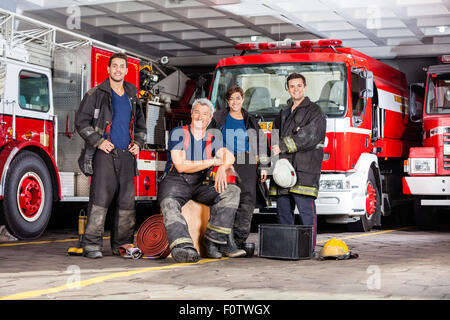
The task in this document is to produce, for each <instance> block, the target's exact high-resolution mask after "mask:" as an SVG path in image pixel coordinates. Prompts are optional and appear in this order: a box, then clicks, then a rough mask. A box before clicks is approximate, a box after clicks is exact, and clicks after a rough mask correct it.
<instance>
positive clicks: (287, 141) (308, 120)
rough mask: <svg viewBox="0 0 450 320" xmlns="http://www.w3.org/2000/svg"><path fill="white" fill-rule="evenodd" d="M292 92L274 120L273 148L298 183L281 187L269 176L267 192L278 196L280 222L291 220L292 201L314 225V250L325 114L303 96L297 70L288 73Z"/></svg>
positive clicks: (302, 79)
mask: <svg viewBox="0 0 450 320" xmlns="http://www.w3.org/2000/svg"><path fill="white" fill-rule="evenodd" d="M286 89H287V91H288V93H289V95H290V96H291V98H290V99H289V100H288V103H287V107H286V108H284V109H283V110H281V112H280V114H279V115H278V117H277V118H276V119H275V120H274V122H273V128H272V152H273V154H274V155H279V156H280V158H286V159H288V160H289V162H290V163H291V164H292V166H293V167H294V169H295V172H296V174H297V183H296V184H295V185H294V186H293V187H291V188H288V189H286V188H281V187H279V186H277V185H276V184H275V183H274V182H273V181H272V180H273V179H272V180H271V186H270V189H269V194H270V195H272V196H277V219H278V222H279V223H280V224H294V205H296V206H297V208H298V211H299V214H300V218H301V220H302V224H303V225H310V226H313V233H314V235H313V240H314V241H313V250H314V246H315V243H316V233H317V215H316V205H315V202H314V200H315V199H316V198H317V195H318V192H319V179H320V173H321V168H322V160H323V149H324V141H325V133H326V117H325V115H324V114H323V112H322V110H321V109H320V107H319V106H318V105H317V104H315V103H314V102H312V101H311V100H309V98H308V97H307V96H305V91H306V89H307V86H306V79H305V77H304V76H303V75H301V74H299V73H292V74H290V75H289V76H288V77H287V80H286Z"/></svg>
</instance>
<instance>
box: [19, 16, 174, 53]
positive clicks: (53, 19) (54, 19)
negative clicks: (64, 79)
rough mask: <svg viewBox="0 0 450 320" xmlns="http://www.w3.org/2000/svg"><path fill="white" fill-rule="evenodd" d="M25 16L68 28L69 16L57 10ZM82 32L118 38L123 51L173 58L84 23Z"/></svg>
mask: <svg viewBox="0 0 450 320" xmlns="http://www.w3.org/2000/svg"><path fill="white" fill-rule="evenodd" d="M24 15H26V16H28V17H30V18H34V19H37V20H44V21H45V22H47V23H49V24H52V25H58V26H60V27H62V28H65V29H66V28H67V27H66V21H67V16H65V15H63V14H61V13H59V12H57V11H55V10H49V9H42V10H33V11H25V12H24ZM81 30H83V31H80V33H83V34H85V35H86V36H88V37H92V35H95V34H98V33H99V31H101V32H102V33H104V34H107V35H108V36H110V37H116V38H117V40H118V42H117V44H115V45H116V46H119V47H122V48H123V49H128V50H130V51H138V52H137V53H140V54H142V55H144V56H150V57H151V58H160V57H162V56H167V55H168V56H172V54H171V53H169V52H167V51H162V50H158V49H156V48H154V47H150V46H148V45H145V44H143V43H141V42H139V41H136V40H133V39H129V38H124V37H119V35H118V34H116V33H114V32H110V31H107V30H104V29H102V28H97V27H94V26H92V25H90V24H87V23H84V22H81ZM72 31H74V32H77V30H72Z"/></svg>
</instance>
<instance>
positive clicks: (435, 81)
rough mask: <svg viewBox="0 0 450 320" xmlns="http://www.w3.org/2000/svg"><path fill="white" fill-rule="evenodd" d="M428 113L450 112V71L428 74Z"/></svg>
mask: <svg viewBox="0 0 450 320" xmlns="http://www.w3.org/2000/svg"><path fill="white" fill-rule="evenodd" d="M426 112H427V113H428V114H450V73H444V74H430V75H428V89H427V106H426Z"/></svg>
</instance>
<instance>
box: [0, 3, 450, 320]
mask: <svg viewBox="0 0 450 320" xmlns="http://www.w3.org/2000/svg"><path fill="white" fill-rule="evenodd" d="M0 30H1V34H0V55H1V58H0V123H1V126H2V128H1V130H0V143H1V145H0V169H1V171H0V300H16V299H19V300H27V299H30V300H36V299H37V300H66V299H70V300H115V299H120V300H171V301H172V303H174V304H175V307H174V308H173V310H171V311H168V314H169V313H171V314H172V315H173V316H177V317H180V316H183V315H189V314H190V315H202V316H205V315H207V312H208V309H207V308H206V307H205V309H202V306H203V305H202V302H201V301H202V300H218V301H228V302H227V303H228V304H233V300H236V301H241V302H242V301H243V300H257V301H261V302H262V303H261V304H263V302H264V300H267V301H266V302H267V303H266V306H269V309H270V311H271V314H272V315H274V314H275V315H278V314H279V312H280V311H279V310H280V309H279V308H277V306H278V305H277V302H276V301H278V303H281V305H282V301H283V300H294V301H301V300H334V299H337V300H377V301H382V300H429V299H432V300H449V299H450V272H449V269H448V264H449V263H450V254H449V252H450V241H449V240H450V210H449V206H450V191H449V190H450V111H449V110H450V1H449V0H420V1H419V0H396V1H384V0H382V1H378V2H374V1H369V0H360V1H352V0H309V1H298V0H133V1H131V0H58V1H55V0H2V1H1V3H0ZM14 50H17V51H14ZM115 51H121V52H124V53H126V54H127V55H128V57H129V59H131V60H129V61H128V70H129V73H128V74H127V78H125V80H126V81H129V82H131V83H134V84H135V85H136V86H137V87H138V88H139V91H138V98H139V100H140V103H141V105H142V110H143V113H144V116H145V125H146V130H147V132H146V141H145V145H144V147H143V149H142V150H141V153H140V155H139V156H138V157H137V160H136V161H137V162H136V163H137V170H138V171H139V172H140V175H139V176H137V177H136V178H135V193H136V194H135V199H136V226H135V241H136V242H135V243H134V244H133V246H134V248H138V242H139V239H140V241H141V244H142V241H144V240H142V239H141V238H140V236H141V235H142V233H145V232H154V233H155V234H154V235H153V237H154V238H158V237H162V238H164V235H165V230H164V225H163V222H162V221H163V218H162V215H161V210H160V208H159V206H158V186H159V183H160V182H161V179H162V178H163V176H164V169H165V164H166V161H167V139H168V136H169V132H170V130H171V129H173V128H176V127H178V126H182V125H188V124H189V123H190V120H191V108H192V103H193V101H194V100H195V99H197V98H208V99H210V100H211V101H212V103H213V105H214V107H215V108H216V110H223V109H224V108H227V106H228V104H227V101H226V99H225V92H226V90H227V88H229V87H230V86H231V85H234V84H238V85H240V86H241V87H242V89H243V92H244V97H243V100H244V101H243V108H244V109H245V110H247V111H248V112H249V113H250V114H251V115H252V116H254V117H255V118H256V119H257V121H258V122H259V125H260V127H261V128H262V130H263V131H264V133H265V134H266V135H268V137H270V132H271V130H272V125H273V121H274V119H275V118H276V116H277V115H278V114H279V113H280V111H281V110H283V109H284V108H286V106H287V103H288V102H287V101H288V99H289V98H290V96H289V93H288V91H287V90H286V77H287V76H288V75H289V74H290V73H292V72H299V73H301V74H303V75H305V76H306V79H307V82H308V83H307V85H308V87H307V91H306V93H305V95H306V96H308V97H309V98H310V100H311V101H312V102H314V103H316V104H317V105H318V106H319V107H320V108H321V110H322V112H323V113H324V114H325V115H326V127H327V128H326V131H327V132H326V138H325V140H324V142H323V143H324V158H323V165H322V172H321V177H320V182H319V186H318V195H317V197H316V200H315V205H316V210H317V212H316V214H317V217H316V218H317V226H316V227H317V234H316V237H317V238H316V239H315V240H314V242H315V246H314V244H313V239H312V238H313V237H314V236H313V235H312V233H313V232H312V231H310V232H309V233H307V234H305V233H304V231H301V230H303V229H300V228H297V229H295V228H294V227H293V226H290V228H291V229H289V228H288V227H286V228H287V229H286V230H288V229H289V231H277V230H278V229H277V228H278V227H277V225H278V226H279V224H278V223H277V221H278V220H277V206H276V202H277V198H276V197H275V196H268V195H267V197H266V200H269V201H266V202H265V205H261V204H257V205H256V207H255V210H254V213H253V217H252V221H251V230H250V235H249V237H248V239H247V243H251V245H249V247H250V249H246V250H247V251H246V255H245V257H242V258H238V259H234V258H230V257H226V256H223V258H221V259H217V260H216V259H209V258H208V257H207V256H206V255H205V248H204V246H203V242H202V241H203V237H204V233H205V230H206V228H207V225H208V219H209V215H210V211H209V208H208V207H207V206H205V205H201V204H199V203H195V202H193V201H190V202H189V203H187V204H186V205H185V206H184V207H183V208H182V214H183V218H184V220H185V221H186V222H187V224H188V225H189V232H190V235H191V237H192V240H193V242H194V244H195V249H197V250H198V251H199V253H200V256H201V257H200V260H199V262H195V263H186V264H179V263H177V262H176V261H175V260H174V259H173V257H172V255H171V252H170V250H169V249H168V248H167V247H168V244H166V247H165V248H164V250H160V251H159V252H158V253H157V254H155V255H151V254H147V255H146V254H145V252H143V251H142V250H139V253H140V254H139V255H135V256H133V254H132V253H131V251H130V249H129V248H128V249H123V250H124V251H123V252H121V255H122V256H114V255H113V254H112V252H111V250H110V231H111V225H112V224H113V222H114V221H113V219H114V217H113V214H114V213H113V212H114V207H113V206H112V207H110V208H109V211H108V214H107V216H106V222H105V232H104V238H103V249H102V250H103V259H95V260H90V259H87V258H86V257H84V256H83V255H84V254H83V249H82V248H81V243H82V239H83V232H84V231H85V227H86V215H87V212H88V211H89V207H88V203H89V192H90V177H88V176H86V175H84V174H83V173H82V172H81V170H80V166H79V160H78V157H79V155H80V152H81V150H82V149H83V146H84V140H83V139H82V138H81V137H80V135H79V134H78V132H77V130H76V128H75V114H76V112H77V110H78V107H79V104H80V103H81V100H82V98H83V96H84V95H85V94H87V92H88V91H89V90H90V89H91V87H94V86H97V85H99V84H100V83H101V82H103V81H104V80H105V79H107V77H108V74H107V73H106V66H107V63H108V59H109V56H110V55H111V54H112V52H115ZM13 74H14V75H13ZM447 117H448V120H446V119H447ZM36 121H41V122H42V123H43V125H40V124H39V125H37V124H36ZM447 122H448V123H447ZM21 123H25V125H23V126H24V128H23V129H21V128H20V126H21V125H22V124H21ZM39 126H40V127H42V128H43V129H36V130H37V131H36V130H35V128H36V127H38V128H40V127H39ZM24 168H25V169H24ZM33 168H35V169H33ZM20 170H22V171H20ZM270 175H271V173H270V174H269V180H268V181H267V182H266V183H265V185H264V188H265V189H263V190H264V191H265V192H268V190H267V189H268V188H269V186H270V184H269V181H270V179H271V177H270ZM261 188H263V187H261ZM259 200H261V199H259ZM153 218H155V219H156V218H158V220H157V222H154V221H156V220H155V219H153ZM152 219H153V220H152ZM41 220H42V221H41ZM294 220H295V225H296V226H302V225H303V224H302V219H301V217H300V214H299V212H298V208H296V209H295V210H294ZM151 223H154V225H153V226H149V225H150V224H151ZM308 227H309V226H308ZM145 228H148V230H150V231H148V230H144V229H145ZM152 228H154V229H153V230H151V229H152ZM158 228H159V229H158ZM292 228H293V229H292ZM139 229H140V230H139ZM280 230H281V229H280ZM283 230H284V229H283ZM308 230H310V229H308ZM277 232H278V233H277ZM140 233H141V234H140ZM161 234H162V235H161ZM144 236H147V237H148V235H144ZM166 238H167V237H166ZM166 238H165V240H164V241H166V242H167V239H166ZM336 239H337V240H336ZM153 240H154V239H153ZM158 240H159V239H158ZM335 240H336V241H340V242H341V243H340V244H339V248H338V249H336V250H338V251H339V250H340V251H339V252H341V251H342V250H343V251H344V254H342V255H339V254H334V255H333V254H332V255H330V256H329V257H324V256H323V254H324V253H323V252H325V249H326V248H327V246H328V245H330V246H331V242H332V241H335ZM147 241H150V240H148V239H147ZM161 241H163V240H161ZM276 243H278V244H280V245H278V246H277V245H276ZM281 244H284V245H281ZM142 245H143V244H142ZM158 245H160V244H158ZM288 247H289V248H291V249H292V250H291V249H289V250H291V251H289V250H288V249H287V248H288ZM280 248H281V249H280ZM138 249H139V248H138ZM305 250H306V251H305ZM133 252H134V251H133ZM127 255H128V256H127ZM31 257H33V258H32V259H33V263H32V264H30V263H29V261H30V259H31ZM123 258H126V259H123ZM244 270H245V271H244ZM342 273H345V277H342V276H339V277H335V276H333V275H336V274H342ZM69 277H70V279H69ZM74 279H75V280H74ZM111 279H114V280H111ZM344 279H345V280H344ZM293 280H295V281H293ZM73 288H76V290H74V289H73ZM184 300H198V301H197V307H189V305H187V306H186V304H185V303H184V304H183V305H181V304H179V303H178V302H174V301H184ZM280 301H281V302H280ZM230 302H231V303H230ZM247 302H248V301H247ZM250 304H251V303H250ZM290 306H291V305H287V306H286V308H289V307H290ZM252 310H253V309H252ZM255 310H259V309H255ZM259 311H261V310H259ZM265 311H266V312H268V309H267V308H266V309H265ZM213 312H214V313H213V314H212V315H211V317H213V315H214V314H217V315H219V314H220V315H221V316H226V315H234V316H236V315H243V311H242V310H240V309H238V308H232V309H229V308H228V309H226V308H225V307H224V305H223V304H222V302H218V303H217V304H216V305H215V310H214V311H213ZM208 317H209V316H208Z"/></svg>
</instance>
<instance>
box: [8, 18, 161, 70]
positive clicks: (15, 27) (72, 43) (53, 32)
mask: <svg viewBox="0 0 450 320" xmlns="http://www.w3.org/2000/svg"><path fill="white" fill-rule="evenodd" d="M86 45H94V46H96V47H99V48H103V49H106V50H111V51H114V52H126V53H127V54H129V55H131V56H134V57H136V58H139V59H141V60H143V61H145V62H146V63H147V64H149V65H150V66H152V67H153V66H154V63H156V62H157V61H156V60H153V59H151V58H149V57H144V56H142V55H140V54H138V53H135V52H131V51H129V50H125V49H122V48H119V47H116V46H113V45H109V44H107V43H105V42H101V41H98V40H95V39H92V38H89V37H87V36H84V35H81V34H78V33H76V32H72V31H69V30H65V29H63V28H60V27H56V26H53V25H51V24H48V23H45V22H42V21H39V20H36V19H32V18H29V17H25V16H22V15H18V14H16V13H13V12H10V11H7V10H3V9H0V57H2V58H11V59H15V60H20V61H23V62H27V63H32V64H36V65H40V66H44V67H51V62H52V58H53V56H54V52H55V50H58V49H75V48H78V47H81V46H86ZM156 67H157V66H156Z"/></svg>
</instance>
